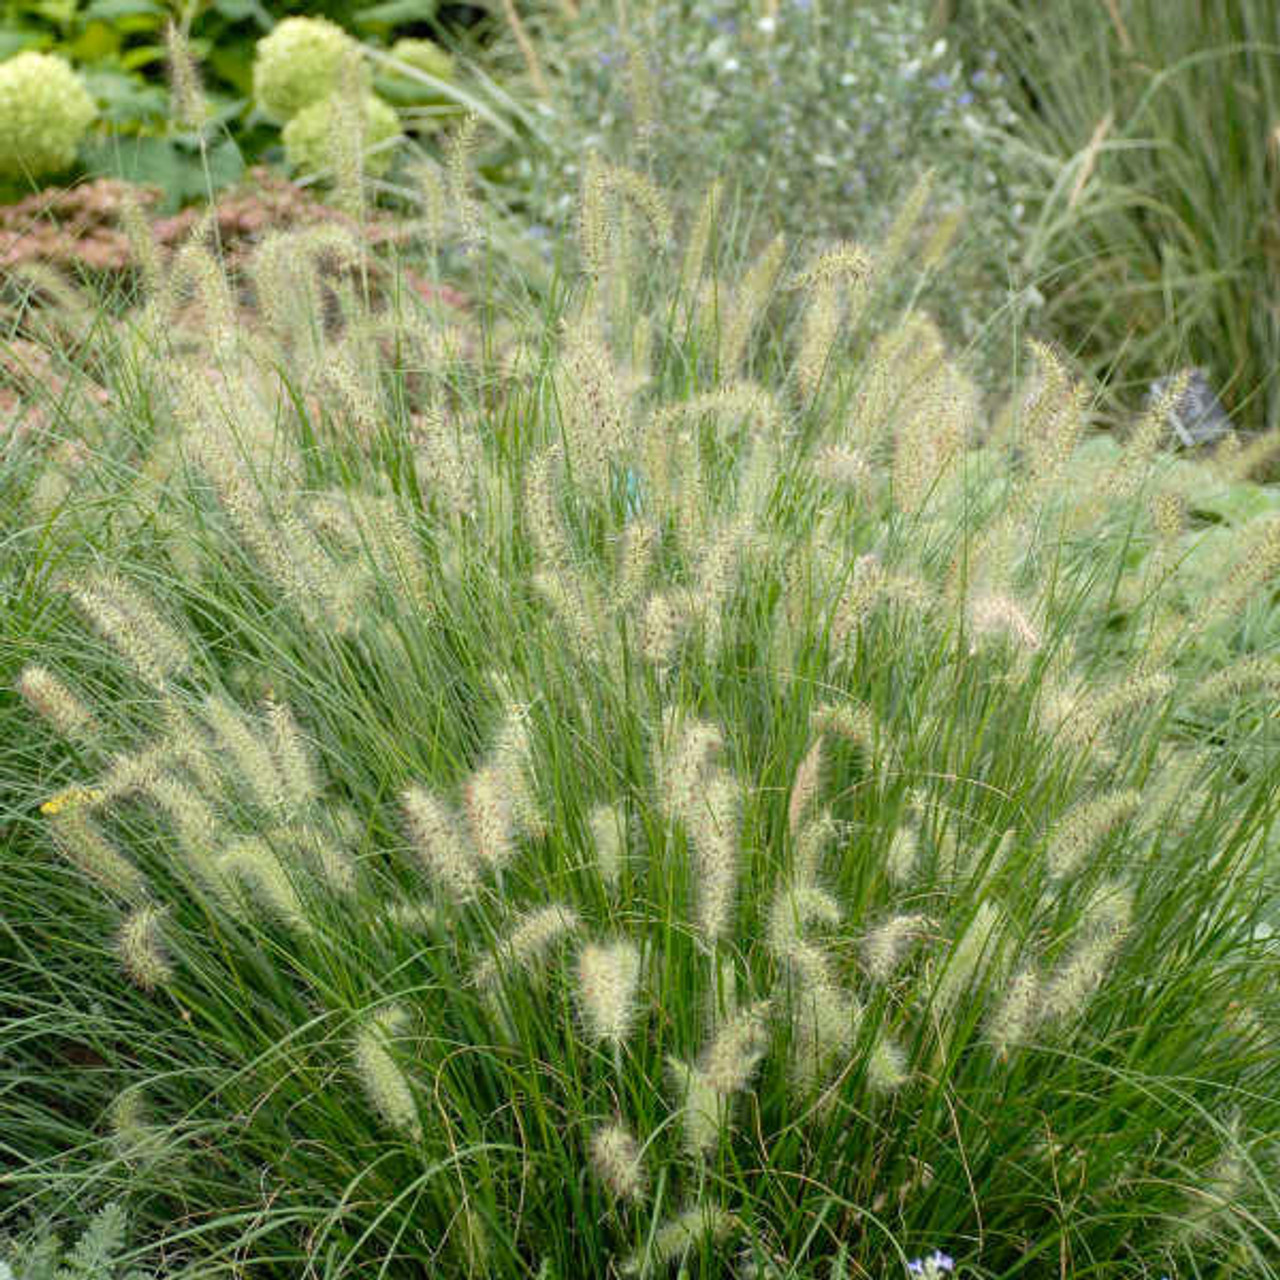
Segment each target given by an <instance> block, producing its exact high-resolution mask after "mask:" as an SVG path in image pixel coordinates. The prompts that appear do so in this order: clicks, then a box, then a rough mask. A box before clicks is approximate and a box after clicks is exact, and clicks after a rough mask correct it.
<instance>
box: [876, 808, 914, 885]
mask: <svg viewBox="0 0 1280 1280" xmlns="http://www.w3.org/2000/svg"><path fill="white" fill-rule="evenodd" d="M919 860H920V833H919V832H918V831H917V829H916V824H915V823H914V822H913V821H906V822H903V823H901V824H900V825H899V826H898V829H897V830H896V831H895V832H894V833H893V838H892V839H891V840H890V841H889V850H888V852H887V853H886V855H885V860H884V869H885V874H886V875H887V876H888V877H889V883H890V884H892V885H894V886H896V887H898V888H901V887H902V886H903V885H905V884H907V883H908V882H909V881H910V880H911V877H912V876H913V875H915V872H916V866H917V864H918V862H919Z"/></svg>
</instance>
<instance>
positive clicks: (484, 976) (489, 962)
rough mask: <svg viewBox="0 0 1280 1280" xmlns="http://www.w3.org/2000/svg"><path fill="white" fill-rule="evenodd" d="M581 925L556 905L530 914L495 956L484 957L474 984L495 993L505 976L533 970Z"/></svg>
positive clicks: (500, 944)
mask: <svg viewBox="0 0 1280 1280" xmlns="http://www.w3.org/2000/svg"><path fill="white" fill-rule="evenodd" d="M579 924H580V921H579V919H578V915H577V913H576V912H575V911H574V910H573V908H572V907H564V906H561V905H559V904H558V903H553V904H552V905H550V906H547V907H539V908H538V909H537V910H535V911H530V912H529V913H528V914H527V915H526V916H524V917H523V918H522V919H521V920H520V922H519V923H518V924H517V925H516V926H515V927H514V928H513V929H512V930H511V932H510V933H508V934H507V936H506V937H505V938H503V939H501V940H499V941H498V943H497V944H496V946H495V948H494V954H493V955H490V956H485V958H484V959H483V960H481V961H480V962H479V964H477V965H476V967H475V968H474V969H473V970H472V972H471V981H472V983H473V984H474V985H475V986H476V987H478V988H479V989H480V990H482V991H487V990H492V989H493V988H495V987H496V986H497V985H498V984H499V983H500V982H501V980H502V977H503V975H504V974H505V973H516V972H519V971H527V970H531V969H533V968H534V966H535V965H537V964H538V963H539V962H540V961H542V960H543V959H544V958H545V957H546V956H547V954H548V953H549V952H550V951H551V949H552V948H553V947H554V946H555V945H556V943H558V942H560V941H561V940H562V939H564V938H566V937H567V936H568V935H569V934H570V933H572V932H573V930H575V929H577V928H578V926H579Z"/></svg>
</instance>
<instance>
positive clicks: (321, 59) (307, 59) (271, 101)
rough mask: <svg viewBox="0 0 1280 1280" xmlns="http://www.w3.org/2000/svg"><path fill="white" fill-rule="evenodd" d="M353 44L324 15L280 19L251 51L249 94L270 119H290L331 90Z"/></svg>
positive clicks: (336, 85)
mask: <svg viewBox="0 0 1280 1280" xmlns="http://www.w3.org/2000/svg"><path fill="white" fill-rule="evenodd" d="M355 48H356V43H355V41H354V40H352V39H351V37H350V36H349V35H347V33H346V32H345V31H343V29H342V28H341V27H340V26H338V25H337V24H336V23H333V22H330V21H329V20H328V19H327V18H285V19H284V21H283V22H279V23H277V24H276V26H275V28H274V29H273V30H272V32H271V34H270V35H267V36H263V38H262V39H261V40H259V41H258V45H257V48H256V49H255V50H254V58H253V96H254V98H255V100H256V101H257V103H258V105H259V106H260V107H261V108H262V109H263V111H265V112H266V113H267V114H268V115H269V116H271V117H272V119H274V120H278V121H285V120H292V119H293V117H294V116H296V115H297V114H298V112H299V111H301V110H303V108H304V107H309V106H311V105H312V104H313V103H316V102H319V101H320V100H321V99H323V98H327V97H328V96H329V95H330V94H331V93H333V91H334V90H335V89H336V88H337V87H338V83H339V81H340V80H341V78H342V64H343V61H344V60H345V59H346V58H347V56H348V55H349V54H350V53H352V52H353V51H354V50H355Z"/></svg>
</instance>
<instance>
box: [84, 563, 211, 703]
mask: <svg viewBox="0 0 1280 1280" xmlns="http://www.w3.org/2000/svg"><path fill="white" fill-rule="evenodd" d="M67 590H68V592H69V594H70V596H71V598H72V600H73V601H74V602H75V604H76V606H77V607H78V608H79V610H80V612H81V613H83V614H84V616H85V617H86V618H87V619H88V620H89V622H90V623H92V625H93V626H94V627H95V628H96V629H97V630H98V631H99V632H101V634H102V636H103V638H104V639H106V640H107V641H108V643H110V644H111V646H112V647H113V648H114V649H115V650H116V652H117V653H118V654H119V655H120V656H121V657H122V658H123V659H124V660H125V661H126V662H127V663H128V664H129V665H130V666H131V667H133V669H134V670H135V671H136V672H137V674H138V675H139V676H141V677H142V679H143V680H145V681H146V682H147V684H149V685H150V686H151V687H152V688H153V689H157V690H159V691H161V692H163V691H164V690H165V689H166V688H167V687H168V684H169V680H170V678H171V677H172V676H175V675H177V674H178V672H180V671H181V670H183V668H184V667H186V666H187V665H188V663H189V661H190V653H189V651H188V649H187V644H186V641H185V640H183V638H182V636H181V635H180V634H179V633H178V632H177V631H176V630H175V629H174V628H173V627H172V626H170V624H169V623H168V622H166V621H165V620H164V619H163V618H162V617H161V616H160V614H159V613H158V612H157V610H156V609H155V607H154V606H153V605H152V604H151V602H150V601H149V600H147V599H146V597H145V596H144V595H143V594H142V593H141V592H140V591H139V590H138V589H137V588H136V587H134V586H133V585H132V584H130V583H127V582H125V581H124V579H123V578H120V577H118V576H117V575H115V574H111V573H102V574H98V575H96V576H95V577H93V578H90V579H86V580H83V581H80V582H73V583H71V584H70V585H69V586H68V587H67Z"/></svg>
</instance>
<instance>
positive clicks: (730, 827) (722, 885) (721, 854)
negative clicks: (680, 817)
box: [686, 770, 742, 942]
mask: <svg viewBox="0 0 1280 1280" xmlns="http://www.w3.org/2000/svg"><path fill="white" fill-rule="evenodd" d="M741 808H742V796H741V789H740V788H739V786H738V784H737V782H736V780H735V779H734V778H733V776H732V775H731V774H729V773H726V772H725V771H723V770H719V771H717V772H716V773H714V774H713V775H712V776H711V778H710V779H708V781H707V783H706V789H705V792H704V794H703V795H702V796H701V797H700V798H699V799H697V800H694V801H693V802H692V805H691V808H690V811H689V812H688V813H687V815H686V822H687V823H688V827H689V836H690V839H691V840H692V842H693V850H694V865H695V868H696V873H697V886H698V927H699V929H700V930H701V931H702V934H703V937H704V938H706V940H707V941H708V942H714V941H715V940H716V939H717V938H720V937H722V936H723V935H724V933H725V932H726V930H727V929H728V928H729V925H730V923H731V919H732V915H733V904H734V894H735V890H736V887H737V879H738V833H739V827H740V825H741Z"/></svg>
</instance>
